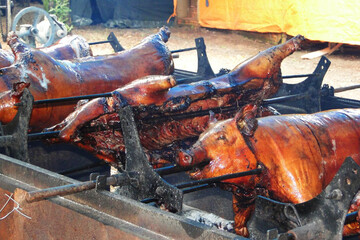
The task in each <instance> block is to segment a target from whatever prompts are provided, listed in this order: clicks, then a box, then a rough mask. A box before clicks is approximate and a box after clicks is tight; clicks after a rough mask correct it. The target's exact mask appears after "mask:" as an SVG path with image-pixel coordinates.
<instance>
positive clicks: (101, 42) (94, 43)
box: [89, 40, 111, 45]
mask: <svg viewBox="0 0 360 240" xmlns="http://www.w3.org/2000/svg"><path fill="white" fill-rule="evenodd" d="M110 42H111V41H109V40H105V41H99V42H91V43H89V45H97V44H103V43H110Z"/></svg>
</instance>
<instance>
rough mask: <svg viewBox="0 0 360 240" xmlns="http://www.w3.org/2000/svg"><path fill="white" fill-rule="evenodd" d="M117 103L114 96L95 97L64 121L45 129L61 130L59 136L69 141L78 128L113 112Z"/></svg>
mask: <svg viewBox="0 0 360 240" xmlns="http://www.w3.org/2000/svg"><path fill="white" fill-rule="evenodd" d="M115 105H116V102H115V101H114V99H113V98H96V99H93V100H92V101H90V102H88V103H86V104H84V105H82V106H80V107H79V108H78V109H76V110H75V111H74V112H72V113H71V114H70V115H69V116H68V117H67V118H66V119H65V120H64V121H62V122H61V123H59V124H57V125H55V126H53V127H51V128H47V129H45V131H56V130H61V131H60V134H59V137H60V138H61V139H62V140H63V141H65V142H68V141H70V140H71V139H72V138H74V137H75V136H74V135H75V131H76V130H77V129H79V128H80V127H81V126H83V125H84V124H85V123H87V122H88V121H90V120H92V119H94V118H96V117H99V116H101V115H103V114H105V113H109V112H113V111H114V109H115Z"/></svg>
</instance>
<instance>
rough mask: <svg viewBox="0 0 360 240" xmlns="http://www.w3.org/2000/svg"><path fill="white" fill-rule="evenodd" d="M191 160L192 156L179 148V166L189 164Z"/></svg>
mask: <svg viewBox="0 0 360 240" xmlns="http://www.w3.org/2000/svg"><path fill="white" fill-rule="evenodd" d="M192 161H193V158H192V156H191V155H190V154H189V153H188V152H187V151H185V150H181V151H180V152H179V156H178V161H177V163H178V164H179V165H180V166H183V167H186V166H191V163H192Z"/></svg>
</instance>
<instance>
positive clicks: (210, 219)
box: [183, 209, 235, 233]
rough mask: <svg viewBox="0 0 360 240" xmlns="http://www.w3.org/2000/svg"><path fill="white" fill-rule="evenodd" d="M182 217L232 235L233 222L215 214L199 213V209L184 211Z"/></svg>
mask: <svg viewBox="0 0 360 240" xmlns="http://www.w3.org/2000/svg"><path fill="white" fill-rule="evenodd" d="M183 215H184V217H186V218H188V219H191V220H193V221H196V222H200V223H202V224H205V225H207V226H210V227H215V228H217V229H221V230H224V231H228V232H232V233H234V232H235V231H234V226H233V224H234V221H230V220H227V219H224V218H221V217H219V216H216V215H215V214H212V213H208V212H204V211H201V210H199V209H189V210H184V212H183Z"/></svg>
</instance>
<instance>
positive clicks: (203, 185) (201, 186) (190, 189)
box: [140, 183, 215, 203]
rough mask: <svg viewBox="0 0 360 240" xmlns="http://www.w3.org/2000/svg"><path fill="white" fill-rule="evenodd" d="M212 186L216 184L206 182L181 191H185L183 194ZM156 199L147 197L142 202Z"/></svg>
mask: <svg viewBox="0 0 360 240" xmlns="http://www.w3.org/2000/svg"><path fill="white" fill-rule="evenodd" d="M211 187H215V185H214V184H207V183H206V184H201V185H199V186H194V187H189V188H185V189H182V190H181V191H182V192H183V194H187V193H192V192H196V191H200V190H203V189H207V188H211ZM156 200H157V199H155V198H145V199H143V200H141V201H140V202H142V203H151V202H155V201H156Z"/></svg>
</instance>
